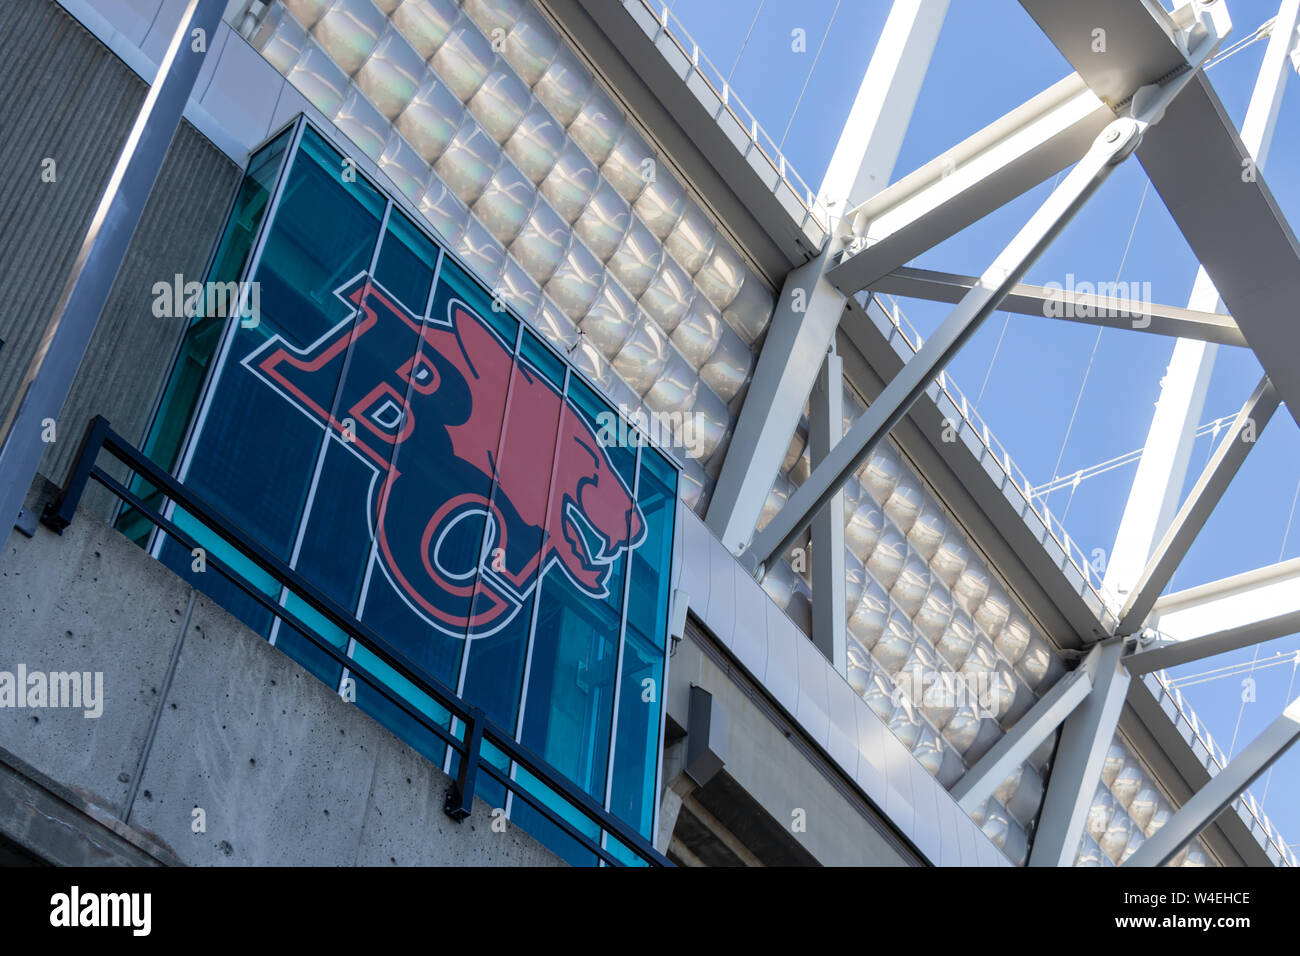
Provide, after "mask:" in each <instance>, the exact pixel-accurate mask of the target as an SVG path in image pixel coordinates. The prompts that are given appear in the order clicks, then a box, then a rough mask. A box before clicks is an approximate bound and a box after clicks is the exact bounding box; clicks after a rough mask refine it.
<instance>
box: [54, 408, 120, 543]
mask: <svg viewBox="0 0 1300 956" xmlns="http://www.w3.org/2000/svg"><path fill="white" fill-rule="evenodd" d="M108 429H109V426H108V419H107V418H105V417H104V416H103V415H96V416H95V417H94V418H92V419H91V420H90V424H89V425H87V426H86V433H85V434H84V435H82V436H81V448H80V449H79V450H78V451H77V460H76V461H75V462H74V463H73V465H72V474H70V475H68V481H67V484H65V485H64V486H63V491H62V492H60V493H59V497H57V498H56V499H54V500H53V501H51V502H50V503H49V504H48V505H47V506H46V507H45V512H44V513H43V514H42V515H41V523H42V524H44V525H45V527H47V528H49V529H50V530H51V531H54V532H56V533H57V534H63V529H64V528H66V527H67V526H68V525H70V524H72V517H73V515H75V514H76V513H77V506H78V505H79V504H81V496H82V495H83V494H84V493H85V491H86V482H87V481H89V480H90V472H91V471H92V470H93V469H94V467H95V458H96V456H97V455H98V454H99V446H100V445H102V444H104V437H105V436H106V435H107V434H108Z"/></svg>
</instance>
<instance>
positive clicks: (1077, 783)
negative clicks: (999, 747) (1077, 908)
mask: <svg viewBox="0 0 1300 956" xmlns="http://www.w3.org/2000/svg"><path fill="white" fill-rule="evenodd" d="M1097 650H1098V652H1099V653H1098V654H1097V656H1096V657H1095V658H1091V659H1090V660H1091V661H1092V667H1093V670H1092V682H1093V686H1092V692H1091V693H1090V694H1089V695H1088V697H1087V699H1086V700H1084V701H1083V703H1081V704H1080V705H1079V706H1078V707H1077V708H1075V711H1074V713H1072V714H1071V715H1070V716H1069V717H1068V718H1066V720H1065V725H1064V727H1063V728H1062V729H1061V740H1060V743H1059V744H1057V747H1056V757H1055V759H1054V760H1053V761H1052V772H1051V775H1050V776H1049V777H1048V780H1047V793H1046V794H1045V796H1044V797H1043V810H1042V812H1041V813H1040V814H1039V817H1038V829H1037V830H1036V831H1035V832H1034V845H1033V848H1032V849H1031V850H1030V852H1029V865H1030V866H1073V865H1074V858H1075V856H1076V854H1077V853H1078V852H1079V840H1080V839H1082V837H1083V823H1084V820H1085V819H1086V818H1087V816H1088V809H1089V808H1090V807H1091V806H1092V797H1093V792H1094V791H1095V790H1096V787H1097V781H1099V780H1100V779H1101V765H1102V763H1103V762H1104V761H1105V759H1106V751H1107V750H1108V749H1109V748H1110V743H1111V739H1112V738H1113V737H1114V736H1115V727H1116V725H1118V723H1119V715H1120V712H1121V711H1122V710H1123V709H1124V696H1125V694H1126V693H1127V692H1128V685H1129V675H1128V671H1126V670H1125V669H1124V666H1123V664H1122V663H1121V657H1122V656H1123V651H1124V644H1123V642H1122V641H1120V640H1118V639H1114V638H1112V639H1111V640H1109V641H1107V642H1106V643H1104V644H1100V645H1098V647H1097Z"/></svg>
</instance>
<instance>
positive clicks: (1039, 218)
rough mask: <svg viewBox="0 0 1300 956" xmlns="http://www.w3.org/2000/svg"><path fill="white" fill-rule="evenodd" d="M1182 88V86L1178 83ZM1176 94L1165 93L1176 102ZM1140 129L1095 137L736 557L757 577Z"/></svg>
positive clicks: (1134, 125)
mask: <svg viewBox="0 0 1300 956" xmlns="http://www.w3.org/2000/svg"><path fill="white" fill-rule="evenodd" d="M1180 85H1181V84H1180ZM1175 93H1176V89H1172V88H1171V89H1167V90H1165V92H1164V95H1165V96H1173V95H1174V94H1175ZM1143 129H1144V123H1143V122H1139V121H1138V120H1135V119H1131V118H1123V119H1118V120H1115V121H1114V123H1112V124H1111V125H1110V126H1109V127H1107V129H1106V131H1104V132H1103V133H1102V134H1101V135H1099V136H1098V137H1097V139H1096V141H1095V142H1094V143H1093V145H1092V147H1091V148H1090V149H1089V150H1088V151H1087V153H1086V154H1084V156H1083V158H1082V159H1080V160H1079V162H1078V163H1077V165H1076V166H1075V167H1074V169H1073V170H1071V171H1070V174H1069V175H1068V176H1066V177H1065V179H1064V180H1063V181H1062V182H1061V183H1060V185H1058V186H1057V187H1056V189H1054V190H1053V191H1052V193H1051V195H1050V196H1048V197H1047V199H1046V201H1044V203H1043V204H1042V206H1041V207H1039V209H1038V210H1037V211H1036V212H1035V213H1034V215H1033V216H1031V217H1030V219H1029V221H1028V222H1027V223H1026V224H1025V225H1024V227H1023V228H1022V229H1021V230H1020V232H1018V233H1017V234H1016V236H1015V238H1013V239H1012V240H1011V242H1010V244H1008V245H1007V247H1006V248H1005V249H1004V250H1003V251H1002V253H1001V254H999V255H998V257H997V258H996V259H995V260H994V261H993V264H992V265H991V266H990V267H989V268H988V270H987V271H986V272H985V273H984V275H983V276H981V278H980V281H979V282H978V283H977V284H976V285H975V287H974V288H972V289H971V290H970V292H968V293H967V294H966V296H965V297H964V298H963V299H962V301H961V303H960V304H958V306H957V308H955V309H953V311H952V313H951V314H950V315H949V316H948V318H946V319H945V320H944V321H943V323H942V324H941V325H940V326H939V328H938V329H937V330H936V331H935V333H934V335H932V336H931V337H930V338H929V339H928V340H927V341H926V342H925V344H924V345H923V346H922V347H921V350H920V351H919V352H917V353H916V355H915V356H914V357H913V358H912V359H911V360H910V361H908V363H907V364H906V365H904V366H903V368H902V370H901V371H900V372H899V373H898V375H896V376H895V377H894V379H893V380H892V381H890V383H889V384H888V385H886V386H885V389H884V391H882V392H881V393H880V396H879V397H878V398H877V399H876V401H875V402H873V403H872V404H871V407H869V408H868V409H867V411H866V412H865V413H864V414H863V415H862V417H861V418H859V419H858V420H857V422H855V423H854V425H853V427H852V428H851V429H850V430H849V432H848V434H847V435H845V436H844V439H843V440H842V441H841V442H839V444H837V445H836V446H835V447H834V448H833V449H831V452H830V454H829V455H827V456H826V459H825V460H824V461H823V462H822V463H821V465H819V466H818V467H817V468H815V469H814V470H813V472H812V474H811V475H809V476H808V479H807V480H806V481H805V482H804V483H803V485H801V486H800V488H799V490H798V491H796V492H795V493H794V494H793V495H792V496H791V497H790V500H789V501H788V502H786V505H785V507H783V508H782V509H781V510H780V511H779V512H777V514H776V516H775V517H773V518H772V520H771V521H770V522H769V523H768V524H767V526H766V527H765V528H764V529H763V530H762V531H761V532H760V533H759V534H757V535H755V536H754V540H753V543H752V544H751V545H750V547H749V548H747V549H746V550H745V552H744V553H743V554H742V555H741V556H740V557H741V561H742V562H743V563H744V564H745V565H746V566H747V567H748V568H749V569H750V571H751V572H752V573H754V574H755V575H756V576H758V577H761V576H762V575H763V573H764V571H765V568H766V565H767V563H768V562H769V561H770V560H771V559H772V557H773V556H774V555H778V554H784V553H785V551H786V549H787V548H788V547H789V546H790V545H791V544H793V543H794V541H795V539H796V538H798V537H799V536H800V535H801V534H802V533H803V532H804V530H805V529H807V527H808V525H809V524H810V523H811V522H812V519H813V516H814V515H816V514H817V512H818V511H820V510H821V509H822V507H823V506H824V505H825V504H826V502H827V501H828V500H830V498H831V497H832V496H833V495H835V494H836V493H837V492H838V491H839V489H840V488H842V487H843V485H844V482H845V481H846V480H848V478H849V476H851V475H852V474H853V472H854V471H856V470H857V468H858V466H859V465H860V464H861V463H862V462H863V460H865V459H866V457H867V456H868V455H869V454H870V453H871V450H872V449H873V448H874V447H875V446H876V445H877V444H878V443H879V442H880V441H881V440H882V439H883V438H884V437H885V436H886V435H887V434H889V430H890V429H891V428H893V427H894V425H896V424H897V423H898V422H899V421H900V420H901V419H902V418H903V417H904V416H905V415H906V414H907V411H908V409H909V408H911V406H912V404H913V403H914V402H915V401H916V399H917V397H918V396H919V395H920V394H921V393H922V392H924V391H925V388H926V386H927V385H928V384H929V382H930V380H931V379H932V378H934V376H935V375H936V374H937V373H938V372H939V371H940V370H941V369H942V368H943V367H944V366H946V365H947V364H948V362H949V361H950V360H951V359H952V357H953V356H954V355H955V354H956V353H957V351H958V350H959V349H960V348H961V347H962V345H964V344H965V342H966V340H967V339H969V338H970V336H971V335H973V334H974V333H975V331H976V330H977V329H978V328H979V326H980V324H981V323H982V322H983V321H984V320H985V319H986V318H988V316H990V315H991V314H992V313H993V312H994V311H996V309H997V307H998V304H999V303H1000V302H1001V301H1002V299H1003V297H1004V296H1005V295H1006V294H1007V292H1009V291H1010V290H1011V289H1012V288H1013V287H1014V286H1015V285H1016V283H1017V282H1019V281H1020V279H1021V278H1022V277H1023V276H1024V274H1025V272H1026V271H1027V270H1028V269H1029V267H1030V266H1031V265H1033V263H1034V262H1035V261H1036V260H1037V259H1038V257H1039V256H1040V255H1042V253H1043V251H1044V250H1045V249H1046V248H1047V247H1048V246H1049V245H1051V243H1052V240H1054V239H1055V238H1056V237H1057V236H1058V235H1059V234H1060V232H1061V231H1062V230H1063V229H1064V228H1065V227H1066V225H1068V224H1069V222H1070V220H1071V219H1073V218H1074V215H1075V214H1076V213H1077V212H1078V211H1079V209H1081V208H1082V207H1083V205H1084V203H1086V202H1087V201H1088V199H1089V198H1090V197H1091V196H1092V194H1093V193H1094V192H1096V191H1097V189H1099V188H1100V187H1101V184H1102V183H1103V182H1105V181H1106V178H1107V177H1108V176H1109V175H1110V173H1111V172H1112V171H1113V170H1114V169H1115V168H1116V166H1117V165H1118V164H1119V163H1120V162H1122V161H1123V160H1124V159H1125V158H1126V157H1127V156H1128V155H1129V154H1130V153H1131V152H1132V151H1133V149H1134V148H1135V147H1136V146H1137V144H1138V142H1140V140H1141V138H1142V132H1143Z"/></svg>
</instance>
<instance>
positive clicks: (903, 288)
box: [871, 266, 1246, 346]
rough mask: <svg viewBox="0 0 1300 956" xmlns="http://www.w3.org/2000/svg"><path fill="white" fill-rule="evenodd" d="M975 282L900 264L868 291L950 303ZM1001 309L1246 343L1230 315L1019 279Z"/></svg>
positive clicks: (1046, 316)
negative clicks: (1025, 281)
mask: <svg viewBox="0 0 1300 956" xmlns="http://www.w3.org/2000/svg"><path fill="white" fill-rule="evenodd" d="M977 281H978V280H977V279H976V277H975V276H965V275H957V274H954V273H951V272H934V271H932V270H929V269H913V268H910V267H908V266H900V267H899V268H897V269H895V270H894V271H893V272H891V273H889V275H887V276H883V277H882V278H880V279H877V280H876V281H875V282H873V283H872V284H871V291H872V292H876V293H884V294H886V295H901V296H907V297H909V298H913V299H925V300H927V301H930V302H949V303H956V302H960V301H961V298H962V296H964V295H965V294H966V293H967V292H969V291H970V290H971V288H972V287H973V286H974V285H975V283H976V282H977ZM1121 285H1122V284H1121ZM1001 311H1003V312H1014V313H1015V314H1017V315H1033V316H1038V317H1039V318H1049V319H1057V320H1060V321H1063V322H1077V323H1079V324H1082V325H1094V326H1100V327H1103V328H1108V329H1128V330H1133V331H1137V332H1146V333H1148V334H1150V335H1168V336H1174V337H1180V338H1189V339H1199V340H1201V341H1203V342H1215V343H1217V344H1219V345H1238V346H1245V345H1246V339H1245V337H1244V336H1243V335H1242V334H1241V330H1240V329H1239V328H1237V323H1236V322H1234V321H1233V320H1232V317H1231V316H1227V315H1221V314H1219V313H1216V312H1201V311H1197V310H1195V309H1191V308H1187V309H1180V308H1178V307H1177V306H1172V305H1160V304H1159V303H1153V302H1147V301H1143V300H1141V299H1131V298H1121V297H1116V296H1110V295H1104V294H1102V293H1100V292H1099V293H1095V294H1094V293H1083V292H1079V291H1077V290H1075V289H1068V288H1059V289H1058V288H1052V287H1050V286H1041V285H1025V284H1024V283H1020V284H1018V285H1016V286H1015V288H1013V289H1012V290H1011V291H1010V292H1008V293H1007V297H1006V298H1005V299H1003V300H1002V306H1001Z"/></svg>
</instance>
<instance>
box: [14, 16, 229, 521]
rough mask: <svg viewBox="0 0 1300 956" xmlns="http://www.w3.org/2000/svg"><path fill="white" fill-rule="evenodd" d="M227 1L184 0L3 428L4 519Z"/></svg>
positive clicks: (19, 497) (64, 390)
mask: <svg viewBox="0 0 1300 956" xmlns="http://www.w3.org/2000/svg"><path fill="white" fill-rule="evenodd" d="M225 8H226V0H188V2H187V3H186V5H185V9H184V10H183V12H182V13H181V16H180V21H179V23H178V24H177V26H176V30H175V31H174V32H173V33H172V38H171V41H170V42H169V43H168V45H167V49H166V51H165V52H164V53H163V57H162V62H161V63H160V64H159V66H158V72H157V74H156V75H155V76H154V80H153V83H152V84H151V85H150V87H149V92H148V94H146V96H145V99H144V103H143V104H142V105H141V106H140V112H139V113H138V114H136V118H135V123H134V125H133V126H132V127H131V132H130V133H129V134H128V135H127V138H126V143H125V144H124V145H123V146H122V151H121V152H120V153H119V154H118V157H117V164H116V165H115V166H114V167H113V172H112V175H111V176H110V177H109V180H108V185H107V186H105V187H104V192H103V194H102V195H101V196H100V200H99V205H98V206H97V207H96V209H95V212H94V215H93V216H92V217H91V220H90V226H89V227H88V229H87V230H86V235H85V237H84V238H83V239H82V243H81V248H80V249H79V250H78V252H77V257H76V260H75V261H74V262H73V264H72V270H71V272H70V273H69V274H68V276H67V278H66V281H65V282H64V285H63V290H62V292H60V294H59V299H58V302H57V303H55V306H54V311H53V313H52V314H51V315H50V316H49V318H48V319H47V321H46V326H45V332H44V333H43V335H42V336H41V340H40V342H39V344H38V345H37V347H36V352H35V354H34V355H33V356H32V360H31V363H30V365H29V366H28V368H27V372H26V374H25V375H24V376H23V380H22V383H21V385H20V386H19V388H18V393H17V396H16V397H15V399H14V404H13V405H12V406H11V407H10V409H9V411H8V412H7V414H6V417H5V421H4V426H3V428H0V434H2V435H3V436H4V438H3V445H0V520H3V522H4V525H3V527H4V528H6V529H7V528H9V527H10V525H12V523H13V521H14V520H15V519H16V518H17V517H18V512H19V511H20V510H21V509H22V505H23V499H24V497H25V496H26V494H27V489H28V488H29V487H31V483H32V480H33V478H35V476H36V470H37V469H38V468H39V467H40V463H41V456H42V454H43V453H44V451H45V447H46V445H45V441H44V440H43V437H42V436H43V434H44V433H46V432H47V428H46V425H45V424H43V423H45V422H55V421H57V419H58V417H59V413H60V412H61V411H62V410H63V403H64V402H65V401H66V399H67V397H68V390H69V389H70V388H71V387H72V381H73V379H74V378H75V377H76V374H77V369H78V367H79V366H80V365H81V359H82V357H83V356H84V355H85V353H86V347H87V346H88V345H89V344H90V337H91V335H92V334H93V333H94V331H95V326H96V325H97V324H98V323H99V316H100V313H101V312H102V311H103V310H104V303H105V302H107V301H108V294H109V292H110V291H111V290H112V287H113V281H114V279H115V278H116V277H117V272H118V269H119V268H120V266H121V264H122V259H123V257H124V256H125V255H126V250H127V247H128V246H129V245H130V243H131V237H132V235H133V234H134V233H135V227H136V225H137V224H138V223H139V221H140V216H141V215H142V214H143V213H144V207H145V203H146V202H147V201H148V199H149V192H150V190H151V189H152V188H153V184H154V180H155V179H157V178H158V172H159V170H161V169H162V164H163V160H164V159H165V158H166V156H167V149H168V147H169V146H170V145H171V141H172V137H173V136H174V135H175V133H176V127H177V126H178V125H179V123H180V120H181V115H182V114H183V113H184V111H185V104H186V103H187V102H188V101H189V98H190V92H191V91H192V90H193V89H194V81H195V79H196V78H197V77H198V74H199V68H200V67H201V66H202V65H203V58H204V56H205V55H206V51H207V49H208V47H209V45H210V44H211V43H212V42H213V41H214V39H215V37H216V32H217V27H218V26H219V25H220V23H221V14H222V12H223V11H224V10H225ZM200 30H202V31H203V34H202V36H203V41H204V42H203V43H202V44H197V43H195V42H194V40H193V38H192V34H193V33H195V32H197V31H200ZM196 46H201V49H200V50H196V49H195V47H196Z"/></svg>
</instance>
